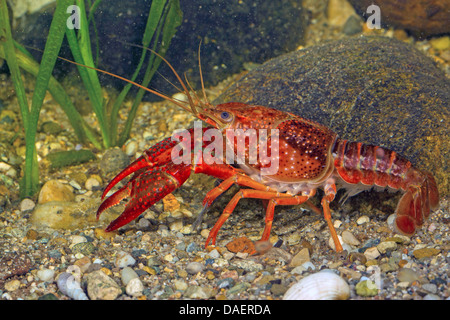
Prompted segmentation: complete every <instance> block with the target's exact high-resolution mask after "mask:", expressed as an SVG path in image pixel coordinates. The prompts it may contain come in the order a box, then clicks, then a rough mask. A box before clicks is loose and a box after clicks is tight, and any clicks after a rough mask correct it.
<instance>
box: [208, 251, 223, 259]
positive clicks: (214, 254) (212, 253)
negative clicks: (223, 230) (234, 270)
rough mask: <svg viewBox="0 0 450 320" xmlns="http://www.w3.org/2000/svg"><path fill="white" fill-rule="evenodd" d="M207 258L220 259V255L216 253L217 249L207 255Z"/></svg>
mask: <svg viewBox="0 0 450 320" xmlns="http://www.w3.org/2000/svg"><path fill="white" fill-rule="evenodd" d="M208 257H209V258H210V259H217V258H220V253H219V251H217V249H214V250H211V251H210V252H209V253H208Z"/></svg>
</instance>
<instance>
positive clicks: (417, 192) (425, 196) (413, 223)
mask: <svg viewBox="0 0 450 320" xmlns="http://www.w3.org/2000/svg"><path fill="white" fill-rule="evenodd" d="M413 170H414V169H413ZM414 171H415V173H419V176H420V178H421V179H420V180H421V181H420V183H417V182H415V183H411V184H410V185H409V186H408V187H407V190H406V193H405V194H404V195H403V196H402V198H401V199H400V201H399V203H398V205H397V209H396V211H395V213H396V219H395V228H396V229H397V231H399V232H400V233H403V234H405V235H408V236H410V235H412V234H413V233H414V232H415V230H416V227H417V226H421V225H422V224H423V223H424V221H425V220H426V219H427V218H428V216H429V215H430V212H431V211H432V210H436V209H437V208H438V206H439V192H438V188H437V185H436V181H435V180H434V178H433V176H432V175H431V174H430V173H428V172H423V173H422V172H419V171H417V170H414ZM415 180H416V181H417V179H415Z"/></svg>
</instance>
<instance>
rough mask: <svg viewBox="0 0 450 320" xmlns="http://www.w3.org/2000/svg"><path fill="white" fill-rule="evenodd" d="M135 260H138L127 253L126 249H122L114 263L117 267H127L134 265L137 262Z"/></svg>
mask: <svg viewBox="0 0 450 320" xmlns="http://www.w3.org/2000/svg"><path fill="white" fill-rule="evenodd" d="M135 262H136V260H135V259H134V258H133V257H132V256H131V255H130V254H128V253H126V252H125V251H120V252H119V253H117V256H116V261H115V262H114V265H115V266H116V267H117V268H125V267H128V266H132V265H133V264H135Z"/></svg>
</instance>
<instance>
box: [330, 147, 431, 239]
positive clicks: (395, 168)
mask: <svg viewBox="0 0 450 320" xmlns="http://www.w3.org/2000/svg"><path fill="white" fill-rule="evenodd" d="M333 157H334V167H335V172H336V173H335V174H336V176H337V177H338V178H340V179H342V180H343V182H345V183H347V186H348V184H350V185H357V184H362V185H366V186H378V187H389V188H391V189H394V190H402V191H404V192H405V194H404V195H403V196H402V198H401V199H400V201H399V203H398V205H397V209H396V210H395V214H396V220H395V226H396V228H397V230H398V231H400V232H401V233H403V234H406V235H412V234H413V233H414V231H415V230H416V227H417V226H420V225H422V224H423V223H424V221H425V219H426V218H428V216H429V215H430V212H431V210H435V209H437V207H438V205H439V192H438V189H437V185H436V181H435V180H434V178H433V176H432V175H431V174H430V173H427V172H422V171H420V170H418V169H416V168H414V167H413V166H412V164H411V162H409V161H408V160H406V159H405V158H403V157H401V156H399V155H398V154H397V153H396V152H395V151H392V150H389V149H385V148H382V147H378V146H373V145H367V144H363V143H360V142H349V141H347V140H341V139H337V140H336V143H335V145H334V148H333ZM356 188H358V187H356Z"/></svg>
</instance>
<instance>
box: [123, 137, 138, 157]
mask: <svg viewBox="0 0 450 320" xmlns="http://www.w3.org/2000/svg"><path fill="white" fill-rule="evenodd" d="M137 150H138V143H137V142H136V140H128V141H127V143H126V145H125V154H126V155H127V156H129V157H132V156H134V155H135V154H136V152H137Z"/></svg>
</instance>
